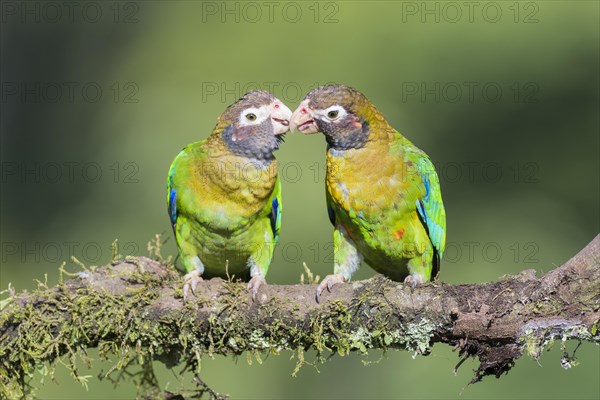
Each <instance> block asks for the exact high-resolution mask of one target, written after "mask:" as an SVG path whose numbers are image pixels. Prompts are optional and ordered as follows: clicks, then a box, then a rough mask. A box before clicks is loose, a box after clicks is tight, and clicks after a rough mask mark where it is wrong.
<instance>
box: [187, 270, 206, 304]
mask: <svg viewBox="0 0 600 400" xmlns="http://www.w3.org/2000/svg"><path fill="white" fill-rule="evenodd" d="M183 279H184V281H185V283H184V284H183V302H184V303H186V302H187V299H188V296H189V294H190V290H191V291H192V293H196V288H197V287H198V284H199V283H200V282H202V280H203V279H202V277H201V276H200V271H198V270H196V269H195V270H193V271H192V272H190V273H189V274H185V276H184V277H183Z"/></svg>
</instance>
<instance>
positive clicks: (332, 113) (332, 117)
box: [327, 110, 340, 119]
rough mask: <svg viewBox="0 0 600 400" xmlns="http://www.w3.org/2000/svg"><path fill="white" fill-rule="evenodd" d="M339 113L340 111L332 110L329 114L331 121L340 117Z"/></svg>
mask: <svg viewBox="0 0 600 400" xmlns="http://www.w3.org/2000/svg"><path fill="white" fill-rule="evenodd" d="M339 113H340V112H339V111H338V110H331V111H329V112H328V113H327V118H329V119H336V118H337V116H338V115H339Z"/></svg>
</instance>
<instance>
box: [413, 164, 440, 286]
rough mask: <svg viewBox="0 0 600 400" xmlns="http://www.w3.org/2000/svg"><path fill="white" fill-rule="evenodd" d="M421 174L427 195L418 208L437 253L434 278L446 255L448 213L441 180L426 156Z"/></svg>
mask: <svg viewBox="0 0 600 400" xmlns="http://www.w3.org/2000/svg"><path fill="white" fill-rule="evenodd" d="M419 172H420V173H421V180H422V182H423V185H424V186H425V195H424V196H423V198H421V199H419V200H417V202H416V208H417V212H418V213H419V216H420V217H421V220H422V221H423V225H424V226H425V229H426V230H427V234H428V235H429V238H430V240H431V243H432V244H433V247H434V248H435V250H436V252H437V260H436V259H434V272H435V273H432V276H435V275H436V274H437V269H439V262H440V260H439V259H441V257H442V255H443V254H444V248H445V246H446V211H445V210H444V204H443V202H442V196H441V191H440V182H439V178H438V176H437V173H436V172H435V168H434V166H433V164H432V163H431V161H430V160H429V158H427V157H426V156H425V157H421V158H420V159H419Z"/></svg>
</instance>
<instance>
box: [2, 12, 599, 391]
mask: <svg viewBox="0 0 600 400" xmlns="http://www.w3.org/2000/svg"><path fill="white" fill-rule="evenodd" d="M67 3H68V5H66V4H67ZM49 4H50V5H49ZM1 7H2V21H1V22H2V27H1V29H2V31H1V33H2V39H1V40H2V41H1V51H2V56H1V81H2V88H1V89H2V99H1V101H2V102H1V138H0V140H1V146H2V147H1V148H2V153H1V156H2V164H1V167H2V170H1V184H2V190H1V202H2V203H1V235H2V238H1V243H2V254H1V257H2V259H1V262H2V264H1V270H0V278H1V281H2V282H1V286H2V288H6V287H7V285H8V283H9V282H12V285H13V286H14V287H15V288H16V289H17V290H18V291H21V290H24V289H33V288H35V284H34V282H33V279H34V278H37V279H42V278H43V276H44V274H48V281H49V283H50V284H52V283H55V282H56V281H57V279H58V272H57V267H58V266H59V265H60V263H61V262H62V261H63V260H68V259H69V258H70V256H71V255H74V256H75V257H77V258H78V259H80V260H81V261H83V262H85V263H86V264H102V263H106V262H107V261H109V259H110V247H111V242H112V241H113V240H114V239H115V238H118V239H119V242H120V244H121V251H122V252H123V253H126V254H134V255H145V254H147V252H146V243H147V241H148V240H149V239H150V238H151V237H152V236H153V235H154V234H155V233H163V234H164V237H169V238H170V239H169V240H168V242H167V244H166V246H165V248H164V250H163V254H175V252H176V249H175V246H174V241H173V238H172V237H171V235H172V234H171V229H170V226H169V223H168V219H167V212H166V205H165V178H166V173H167V169H168V167H169V165H170V162H171V161H172V159H173V158H174V156H175V155H176V154H177V153H178V152H179V150H180V149H181V148H182V147H183V146H184V145H186V144H187V143H190V142H193V141H196V140H199V139H202V138H204V137H206V136H207V135H208V134H209V133H210V131H211V129H212V128H213V126H214V123H215V121H216V118H217V116H218V115H219V114H220V113H221V112H222V111H223V110H224V108H225V107H226V106H227V105H228V104H230V103H232V102H233V101H235V100H236V99H237V98H238V97H239V96H240V95H242V94H243V92H245V91H246V90H250V89H253V88H255V87H261V88H263V89H270V90H272V91H273V93H274V94H275V95H276V96H278V97H279V98H280V99H281V100H282V101H284V102H286V103H287V104H288V106H289V107H290V108H291V109H292V110H293V109H294V108H295V107H296V106H297V105H298V103H299V102H300V100H301V99H302V97H303V96H304V94H305V93H306V92H308V91H309V90H310V89H312V88H313V87H315V86H316V85H318V84H324V83H328V82H340V83H345V84H348V85H351V86H354V87H356V88H358V89H359V90H361V91H362V92H364V93H365V94H366V95H367V96H368V97H369V98H370V99H371V101H372V102H373V103H374V104H376V105H377V106H378V107H379V109H380V110H381V111H382V112H383V113H384V114H385V115H386V116H387V118H388V120H389V121H390V122H391V123H392V125H393V126H394V127H396V128H397V129H398V130H400V131H401V132H403V133H404V134H405V135H406V136H408V137H409V138H410V139H411V140H412V141H413V142H415V143H416V144H417V145H418V146H419V147H421V148H422V149H424V150H425V151H426V152H427V153H428V154H429V155H430V157H431V158H432V160H433V161H434V163H435V165H436V166H437V168H438V173H439V175H440V178H441V184H442V190H443V197H444V202H445V205H446V210H447V215H448V246H447V248H448V249H447V253H446V261H445V262H444V263H443V264H442V275H441V279H442V280H444V281H447V282H452V283H459V282H485V281H490V280H494V279H496V278H498V277H499V276H501V275H503V274H507V273H516V272H518V271H520V270H522V269H526V268H535V269H536V270H537V271H538V272H539V273H541V272H543V271H548V270H549V269H552V268H554V267H555V266H557V265H560V264H561V263H562V262H564V261H566V260H567V259H568V258H570V257H571V256H572V255H573V254H575V253H576V252H577V251H578V250H579V249H581V248H582V247H583V246H584V245H585V244H587V243H588V242H589V241H590V240H591V239H592V238H593V237H594V235H595V234H597V233H598V231H599V230H600V229H599V207H598V200H599V197H600V196H599V194H600V193H599V191H600V186H599V185H600V184H599V181H600V179H599V173H598V171H599V170H600V166H599V149H600V143H599V128H600V127H599V117H598V109H599V97H600V96H599V74H598V72H599V22H598V21H599V19H598V17H599V3H598V2H595V1H539V2H513V1H510V2H500V1H498V2H478V1H476V2H471V3H468V2H391V1H343V2H312V1H311V2H278V1H276V2H271V3H265V2H251V3H240V2H203V3H201V2H192V1H177V2H166V1H151V2H77V1H75V2H65V3H61V2H58V3H46V2H11V1H5V2H2V5H1ZM324 152H325V141H324V139H323V137H322V136H320V135H315V136H311V137H303V136H300V135H297V134H293V135H288V138H287V140H286V143H285V145H284V146H283V147H282V149H281V150H280V151H279V152H278V153H277V158H278V159H279V161H280V163H281V170H280V173H281V176H282V180H283V198H284V203H285V205H284V214H283V227H282V230H281V239H280V244H279V246H278V248H277V250H276V255H275V258H274V261H273V264H272V265H271V269H270V271H269V275H268V276H267V280H268V281H269V282H270V283H273V284H284V283H285V284H291V283H296V282H298V281H299V277H300V274H301V272H302V271H303V269H302V262H303V261H305V262H307V264H308V265H309V266H310V267H311V269H312V270H313V271H314V272H316V273H318V274H320V275H321V276H324V275H326V274H327V273H328V272H330V271H331V268H332V263H331V231H332V229H331V227H330V225H329V222H328V219H327V214H326V209H325V196H324V183H323V177H324ZM372 275H373V271H372V270H371V269H370V268H368V267H366V266H365V267H363V268H362V269H361V270H360V271H359V273H358V274H357V276H356V279H362V278H367V277H369V276H372ZM575 345H576V344H575V343H569V344H568V348H569V349H570V350H572V349H573V348H574V347H575ZM558 347H559V346H555V349H554V350H552V351H551V352H550V353H546V354H544V356H543V358H542V359H541V361H540V364H541V365H538V364H537V363H536V362H535V361H533V360H531V359H529V358H527V357H523V358H522V359H521V360H519V361H518V362H517V365H516V367H515V368H514V369H513V370H512V371H511V372H510V373H509V374H508V375H507V376H504V377H502V379H501V380H496V379H493V378H487V379H486V380H485V381H484V382H483V383H480V384H477V385H475V386H469V387H466V383H467V382H468V381H469V380H470V378H471V375H472V373H471V370H472V369H473V368H475V366H476V363H475V362H474V361H469V362H467V363H465V364H464V365H463V366H462V367H461V369H460V370H459V372H458V375H457V376H455V375H454V374H453V373H452V369H453V367H454V365H455V364H456V363H457V361H458V359H457V355H456V354H455V353H452V352H451V349H450V348H449V347H448V346H442V345H436V346H435V348H434V350H433V353H432V355H430V356H429V357H417V358H416V359H413V358H412V357H411V356H412V355H411V354H408V353H407V352H389V353H388V354H386V355H385V357H384V359H383V360H381V362H379V363H377V364H373V365H370V366H366V367H365V366H363V365H362V363H361V358H362V357H359V356H357V355H353V356H349V357H345V358H339V357H334V358H333V359H331V360H330V361H329V362H327V363H326V364H324V365H320V366H319V370H320V373H317V372H316V371H315V370H314V369H313V368H311V367H304V368H303V369H302V370H301V372H300V374H299V375H298V377H296V378H292V377H290V373H291V372H292V370H293V368H294V365H295V362H294V361H290V360H288V356H289V355H288V354H284V355H282V356H279V357H273V356H272V357H268V358H267V359H266V360H265V362H264V363H263V364H262V365H258V364H256V363H254V365H252V366H248V365H247V363H246V360H245V358H241V359H240V360H238V361H236V360H233V359H225V358H217V359H215V360H210V359H205V360H204V362H203V378H204V379H205V381H206V382H207V383H208V384H209V385H211V386H212V387H213V388H214V389H216V390H218V391H221V392H224V393H229V394H231V395H232V396H233V397H234V398H458V397H461V398H465V399H470V398H490V399H491V398H527V399H542V398H543V399H553V398H599V397H600V388H599V380H598V376H599V375H600V352H599V349H598V347H597V346H594V345H590V344H583V345H582V346H581V347H580V348H579V350H578V352H577V356H578V358H579V360H580V362H581V365H580V366H578V367H576V368H573V369H571V370H563V369H562V368H561V367H560V362H559V360H560V357H561V355H562V352H561V351H560V350H559V349H558ZM94 354H95V353H94V352H92V356H94ZM379 356H380V354H379V353H378V352H376V351H373V352H371V354H370V355H369V359H370V360H377V359H379ZM309 358H310V356H309ZM97 366H98V367H97V368H95V369H93V370H91V371H89V372H87V371H86V370H85V369H83V370H82V373H84V374H89V375H92V376H94V378H93V379H91V381H90V383H89V389H88V390H87V391H86V390H85V389H84V388H82V387H81V386H80V385H79V384H77V383H75V382H74V381H73V380H72V379H71V378H70V377H69V376H68V373H66V372H64V371H63V370H60V369H59V372H58V374H57V379H58V381H59V385H56V384H54V383H51V382H48V383H46V384H45V385H44V386H43V387H42V388H41V389H40V390H39V392H38V396H39V398H46V399H51V398H56V399H58V398H131V397H133V396H135V389H134V388H132V387H127V386H126V385H121V386H119V387H117V388H113V386H112V384H111V383H110V382H107V381H99V380H98V379H96V378H95V376H96V375H97V374H98V373H99V371H100V367H101V366H100V364H97ZM103 367H104V370H105V371H106V368H107V367H108V365H106V364H105V365H103ZM157 370H158V371H159V377H160V380H161V384H163V385H167V388H170V389H176V388H177V386H178V385H179V383H178V380H179V379H182V381H183V383H185V384H187V385H188V386H189V382H190V376H184V377H178V375H179V374H178V371H179V368H177V369H175V370H174V371H168V370H166V369H165V368H164V367H163V366H161V365H157Z"/></svg>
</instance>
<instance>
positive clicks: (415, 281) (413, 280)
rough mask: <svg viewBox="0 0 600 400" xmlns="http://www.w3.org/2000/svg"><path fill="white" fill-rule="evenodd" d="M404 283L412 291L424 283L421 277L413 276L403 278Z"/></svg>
mask: <svg viewBox="0 0 600 400" xmlns="http://www.w3.org/2000/svg"><path fill="white" fill-rule="evenodd" d="M404 283H406V284H407V285H410V287H412V288H413V289H414V288H416V287H417V286H419V285H422V284H423V283H425V281H424V280H423V277H422V276H419V275H417V276H413V275H409V276H407V277H406V278H404Z"/></svg>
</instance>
